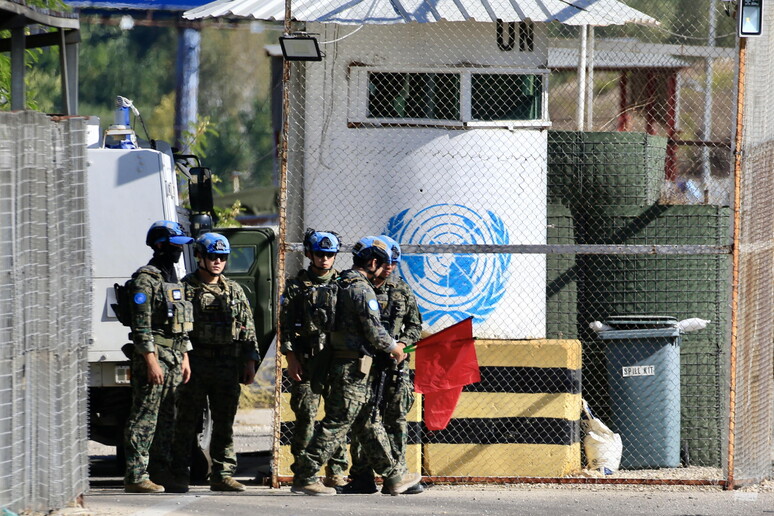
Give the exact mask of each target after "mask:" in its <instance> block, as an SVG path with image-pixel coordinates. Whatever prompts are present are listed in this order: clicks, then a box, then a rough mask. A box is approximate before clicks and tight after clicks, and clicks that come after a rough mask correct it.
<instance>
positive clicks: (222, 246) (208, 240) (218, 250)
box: [196, 233, 231, 256]
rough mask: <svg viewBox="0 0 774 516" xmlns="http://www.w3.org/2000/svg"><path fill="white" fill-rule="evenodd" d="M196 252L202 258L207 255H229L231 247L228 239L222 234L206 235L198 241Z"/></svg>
mask: <svg viewBox="0 0 774 516" xmlns="http://www.w3.org/2000/svg"><path fill="white" fill-rule="evenodd" d="M196 250H197V251H198V252H199V255H200V256H204V255H205V254H229V253H230V252H231V246H230V245H229V243H228V239H227V238H226V237H224V236H223V235H221V234H220V233H204V234H203V235H201V236H199V238H197V239H196Z"/></svg>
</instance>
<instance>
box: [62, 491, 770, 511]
mask: <svg viewBox="0 0 774 516" xmlns="http://www.w3.org/2000/svg"><path fill="white" fill-rule="evenodd" d="M85 502H86V510H85V511H81V512H78V513H77V514H89V515H92V516H108V515H109V516H180V515H193V514H201V515H218V514H228V515H229V516H243V515H244V516H255V515H256V514H260V515H264V514H293V515H314V516H322V515H326V514H335V515H347V514H365V513H377V514H378V513H382V514H406V515H423V514H445V515H457V514H460V515H461V514H465V515H468V514H493V515H496V514H508V515H513V514H529V515H535V514H543V515H553V514H562V515H567V516H574V515H584V516H587V515H589V514H601V515H627V516H634V515H653V514H658V515H707V516H711V515H718V516H729V515H736V514H739V515H758V514H761V515H764V514H770V515H774V491H768V492H759V493H756V492H739V491H736V492H726V491H721V490H719V489H714V488H713V489H708V488H700V489H699V488H684V489H683V488H681V489H680V490H675V489H674V488H672V489H669V490H664V489H660V488H651V487H648V488H636V487H627V488H620V487H618V486H616V487H615V488H604V489H600V488H590V487H588V486H581V487H579V486H572V487H552V486H547V487H543V486H523V485H521V486H496V487H495V486H478V487H476V486H435V487H431V488H429V489H428V490H427V491H426V492H425V493H423V494H421V495H408V496H395V497H392V496H387V495H381V494H375V495H355V496H352V495H350V496H346V495H336V496H326V497H311V496H304V495H295V494H292V493H290V491H289V489H288V488H286V487H284V488H281V489H269V488H267V487H259V486H250V487H249V488H248V490H247V491H246V492H244V493H239V494H233V495H232V494H223V493H212V492H210V491H209V490H208V489H207V488H206V487H204V486H201V487H195V488H193V489H192V491H191V492H189V493H187V494H185V495H172V494H161V495H128V494H125V493H123V491H122V490H121V489H120V488H118V487H97V488H92V489H91V491H90V492H89V494H88V495H87V496H86V499H85Z"/></svg>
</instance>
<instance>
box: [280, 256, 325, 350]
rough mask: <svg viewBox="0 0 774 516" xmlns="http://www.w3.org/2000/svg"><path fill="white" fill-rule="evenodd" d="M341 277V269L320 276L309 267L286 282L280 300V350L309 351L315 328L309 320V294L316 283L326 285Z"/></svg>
mask: <svg viewBox="0 0 774 516" xmlns="http://www.w3.org/2000/svg"><path fill="white" fill-rule="evenodd" d="M338 277H339V271H337V270H335V269H332V270H331V271H330V272H329V273H328V274H325V275H324V276H318V275H316V274H314V273H313V272H311V271H310V270H309V269H302V270H300V271H298V274H296V276H295V277H294V278H290V279H288V280H287V282H286V283H285V291H284V292H283V293H282V299H281V302H280V315H279V317H280V351H281V352H282V353H283V354H287V353H288V352H289V351H299V352H301V353H307V352H308V351H309V347H310V342H309V340H310V338H312V337H313V335H312V333H314V330H313V329H310V328H309V327H308V326H309V323H308V321H307V319H308V317H307V312H308V308H307V306H306V304H305V303H307V294H308V292H309V290H310V289H311V288H312V287H313V286H315V285H325V284H327V283H329V282H330V281H332V280H334V279H335V278H338Z"/></svg>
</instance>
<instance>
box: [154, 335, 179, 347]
mask: <svg viewBox="0 0 774 516" xmlns="http://www.w3.org/2000/svg"><path fill="white" fill-rule="evenodd" d="M153 344H154V345H155V346H161V347H162V348H173V347H175V344H176V342H175V339H174V338H172V337H165V336H163V335H157V334H155V333H154V334H153Z"/></svg>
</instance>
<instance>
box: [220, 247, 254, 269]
mask: <svg viewBox="0 0 774 516" xmlns="http://www.w3.org/2000/svg"><path fill="white" fill-rule="evenodd" d="M254 261H255V247H253V246H233V245H232V246H231V254H230V255H229V257H228V264H227V265H226V273H235V274H244V273H246V272H249V271H250V267H252V265H253V262H254Z"/></svg>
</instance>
